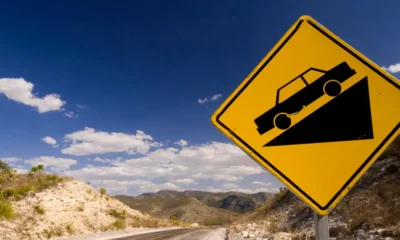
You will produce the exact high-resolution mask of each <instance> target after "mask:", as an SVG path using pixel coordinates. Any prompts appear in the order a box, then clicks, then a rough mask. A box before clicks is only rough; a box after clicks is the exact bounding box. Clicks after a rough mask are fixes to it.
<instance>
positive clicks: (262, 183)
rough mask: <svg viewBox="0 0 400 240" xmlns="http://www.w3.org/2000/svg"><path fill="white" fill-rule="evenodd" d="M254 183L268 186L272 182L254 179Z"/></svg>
mask: <svg viewBox="0 0 400 240" xmlns="http://www.w3.org/2000/svg"><path fill="white" fill-rule="evenodd" d="M253 184H254V185H261V186H270V185H271V184H272V183H270V182H260V181H254V182H253Z"/></svg>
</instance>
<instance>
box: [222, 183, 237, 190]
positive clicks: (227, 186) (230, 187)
mask: <svg viewBox="0 0 400 240" xmlns="http://www.w3.org/2000/svg"><path fill="white" fill-rule="evenodd" d="M238 187H239V186H238V185H236V184H234V183H224V184H222V188H223V189H234V188H238Z"/></svg>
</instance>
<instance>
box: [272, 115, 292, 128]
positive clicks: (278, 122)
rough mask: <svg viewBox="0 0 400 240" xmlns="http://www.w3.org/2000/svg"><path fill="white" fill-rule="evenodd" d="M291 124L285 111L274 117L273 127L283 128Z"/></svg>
mask: <svg viewBox="0 0 400 240" xmlns="http://www.w3.org/2000/svg"><path fill="white" fill-rule="evenodd" d="M291 124H292V120H290V117H289V116H288V115H287V113H279V114H277V115H276V116H275V118H274V125H275V127H277V128H279V129H281V130H284V129H287V128H289V127H290V125H291Z"/></svg>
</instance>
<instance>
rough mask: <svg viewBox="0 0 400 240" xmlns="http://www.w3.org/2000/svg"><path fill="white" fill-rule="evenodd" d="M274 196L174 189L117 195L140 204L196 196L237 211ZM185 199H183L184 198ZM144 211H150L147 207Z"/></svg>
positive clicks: (209, 202) (264, 201)
mask: <svg viewBox="0 0 400 240" xmlns="http://www.w3.org/2000/svg"><path fill="white" fill-rule="evenodd" d="M272 196H273V194H272V193H266V192H259V193H255V194H246V193H241V192H225V193H221V192H220V193H214V192H205V191H190V190H187V191H183V192H178V191H172V190H162V191H159V192H157V193H145V194H142V195H140V196H137V197H129V196H116V197H117V198H118V199H120V200H121V201H125V199H130V200H131V202H136V203H137V204H140V203H141V202H143V201H147V200H149V199H189V198H195V199H197V200H199V201H200V202H202V203H204V204H205V205H207V206H209V207H215V208H221V209H227V210H231V211H234V212H237V213H244V212H250V211H253V210H255V209H256V208H257V207H260V206H262V205H263V204H265V203H266V201H267V200H269V199H270V198H271V197H272ZM182 201H183V200H182ZM144 211H148V210H147V209H146V210H144Z"/></svg>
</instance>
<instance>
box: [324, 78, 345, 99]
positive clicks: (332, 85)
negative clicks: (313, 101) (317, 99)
mask: <svg viewBox="0 0 400 240" xmlns="http://www.w3.org/2000/svg"><path fill="white" fill-rule="evenodd" d="M341 91H342V86H341V85H340V82H339V81H337V80H329V81H327V82H326V83H325V84H324V93H325V94H326V95H328V96H331V97H335V96H337V95H339V94H340V92H341Z"/></svg>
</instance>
